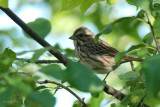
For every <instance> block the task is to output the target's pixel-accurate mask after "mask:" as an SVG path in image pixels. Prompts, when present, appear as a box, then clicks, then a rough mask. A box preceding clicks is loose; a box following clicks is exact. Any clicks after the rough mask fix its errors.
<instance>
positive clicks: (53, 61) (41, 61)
mask: <svg viewBox="0 0 160 107" xmlns="http://www.w3.org/2000/svg"><path fill="white" fill-rule="evenodd" d="M16 60H25V62H29V63H31V61H30V59H24V58H16ZM33 63H36V64H44V63H45V64H48V63H62V62H60V61H59V60H37V61H35V62H33Z"/></svg>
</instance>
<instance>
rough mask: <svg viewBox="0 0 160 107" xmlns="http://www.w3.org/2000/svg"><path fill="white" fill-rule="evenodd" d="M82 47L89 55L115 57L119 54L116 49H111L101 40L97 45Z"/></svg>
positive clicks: (91, 44)
mask: <svg viewBox="0 0 160 107" xmlns="http://www.w3.org/2000/svg"><path fill="white" fill-rule="evenodd" d="M82 47H83V48H85V50H88V52H89V53H92V54H98V55H107V56H108V55H110V56H115V55H117V54H118V53H119V51H118V50H117V49H115V48H113V47H111V46H110V45H109V44H108V43H106V42H105V41H103V40H99V43H89V44H88V43H87V44H84V46H82Z"/></svg>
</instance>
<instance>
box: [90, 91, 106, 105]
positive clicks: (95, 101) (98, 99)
mask: <svg viewBox="0 0 160 107" xmlns="http://www.w3.org/2000/svg"><path fill="white" fill-rule="evenodd" d="M104 97H105V96H104V93H100V94H99V97H96V98H95V97H91V99H90V101H89V102H88V106H89V107H100V105H101V102H102V101H103V99H104Z"/></svg>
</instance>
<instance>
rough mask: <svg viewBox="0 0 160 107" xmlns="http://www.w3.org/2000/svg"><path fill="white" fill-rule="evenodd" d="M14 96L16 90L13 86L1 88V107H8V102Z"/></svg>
mask: <svg viewBox="0 0 160 107" xmlns="http://www.w3.org/2000/svg"><path fill="white" fill-rule="evenodd" d="M13 94H14V90H13V87H12V86H6V87H3V88H0V96H1V97H0V106H1V107H6V105H7V103H5V102H6V101H10V98H11V96H12V95H13Z"/></svg>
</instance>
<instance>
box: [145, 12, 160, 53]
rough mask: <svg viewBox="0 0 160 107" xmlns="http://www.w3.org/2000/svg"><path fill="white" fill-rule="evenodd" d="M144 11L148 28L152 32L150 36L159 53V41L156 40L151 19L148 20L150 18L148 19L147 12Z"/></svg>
mask: <svg viewBox="0 0 160 107" xmlns="http://www.w3.org/2000/svg"><path fill="white" fill-rule="evenodd" d="M145 13H146V17H147V20H148V22H147V23H148V24H149V26H150V29H151V32H152V36H153V38H154V41H155V44H156V49H157V52H158V53H160V50H159V43H158V41H157V39H156V34H155V32H154V30H153V26H152V24H151V21H150V19H149V16H148V13H147V12H145Z"/></svg>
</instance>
